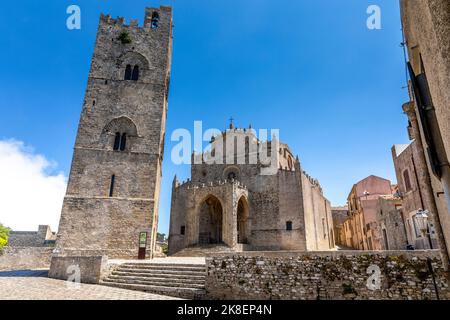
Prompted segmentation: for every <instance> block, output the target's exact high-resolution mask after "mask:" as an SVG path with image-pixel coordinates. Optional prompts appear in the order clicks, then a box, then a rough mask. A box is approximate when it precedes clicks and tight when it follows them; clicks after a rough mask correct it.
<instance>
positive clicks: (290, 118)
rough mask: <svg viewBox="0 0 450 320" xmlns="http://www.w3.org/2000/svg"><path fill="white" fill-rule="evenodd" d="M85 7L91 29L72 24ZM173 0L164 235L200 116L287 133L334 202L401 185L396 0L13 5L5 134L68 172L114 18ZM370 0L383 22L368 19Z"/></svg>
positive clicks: (3, 57) (1, 95) (7, 21)
mask: <svg viewBox="0 0 450 320" xmlns="http://www.w3.org/2000/svg"><path fill="white" fill-rule="evenodd" d="M44 3H45V4H44ZM71 4H77V5H79V6H80V8H81V19H82V20H81V30H73V31H70V30H68V29H67V28H66V19H67V17H68V15H67V14H66V8H67V7H68V6H69V5H71ZM160 4H170V5H172V6H173V8H174V25H175V28H174V51H173V65H172V76H171V89H170V100H169V115H168V122H167V128H166V131H167V136H166V148H165V150H166V155H165V159H164V164H163V180H162V194H161V205H160V225H159V230H160V231H162V232H167V231H168V224H169V212H170V193H171V182H172V179H173V176H174V175H175V174H177V175H178V176H179V177H180V178H181V179H186V178H188V177H189V174H190V171H189V167H188V166H186V165H184V166H176V165H174V164H172V163H171V161H170V150H171V148H172V147H173V145H175V143H174V142H171V141H170V134H171V133H172V131H173V130H175V129H177V128H186V129H189V130H193V123H194V121H195V120H202V121H203V127H204V128H219V129H224V128H225V127H226V126H227V124H228V119H229V118H230V116H233V117H234V118H235V123H236V125H237V126H243V127H246V126H248V125H249V124H250V123H251V124H252V125H253V127H254V128H267V129H270V128H277V129H280V138H281V140H282V141H284V142H286V143H288V144H289V145H290V147H291V149H292V150H293V152H294V153H295V154H298V155H299V157H300V161H301V164H302V166H303V168H304V169H305V170H306V171H307V172H308V173H309V174H310V175H311V176H313V177H315V178H317V179H319V181H320V182H321V184H322V187H323V189H324V192H325V195H326V196H327V198H328V199H329V200H330V201H331V202H332V204H333V205H339V204H344V203H345V201H346V196H347V194H348V192H349V191H350V189H351V187H352V185H353V184H354V183H355V182H357V181H359V180H360V179H362V178H364V177H366V176H368V175H370V174H375V175H379V176H382V177H385V178H388V179H391V180H392V181H393V182H395V174H394V169H393V164H392V158H391V152H390V148H391V146H392V145H393V144H396V143H406V142H407V141H408V139H407V135H406V129H405V127H406V125H407V123H406V122H407V120H406V117H405V116H404V115H403V113H402V109H401V105H402V104H403V103H404V102H406V101H407V99H408V97H407V91H406V90H405V89H402V87H403V86H405V69H404V60H403V59H404V58H403V52H402V49H401V47H400V46H399V44H400V42H401V41H402V38H401V31H400V14H399V5H398V2H397V1H393V0H383V1H365V0H345V1H332V0H315V1H306V0H305V1H292V0H281V1H280V0H278V1H274V0H273V1H272V0H270V1H269V0H226V1H225V0H223V1H222V0H214V1H211V0H172V1H170V0H165V1H140V0H133V1H123V0H122V1H121V0H108V1H106V0H95V1H93V0H83V1H81V0H72V1H63V0H55V1H45V2H42V1H39V2H38V1H31V0H29V1H28V0H27V1H23V0H18V1H14V2H10V1H2V3H1V4H0V21H1V22H0V23H1V24H2V30H3V31H4V32H3V33H2V41H3V45H2V50H0V61H2V72H1V73H0V88H1V89H0V109H1V117H0V140H6V139H15V140H19V141H23V142H24V143H25V144H26V145H27V146H29V147H32V148H33V152H34V153H36V154H40V155H43V156H45V158H47V159H49V161H51V162H53V163H56V164H55V165H53V166H50V167H48V168H46V170H47V171H48V172H47V173H48V174H50V175H51V174H57V173H59V172H61V171H62V172H63V173H64V174H65V175H66V176H68V174H69V169H70V163H71V159H72V150H73V145H74V141H75V134H76V129H77V125H78V120H79V115H80V110H81V105H82V101H83V98H84V93H85V88H86V83H87V76H88V71H89V67H90V60H91V56H92V52H93V46H94V41H95V36H96V30H97V24H98V20H99V15H100V13H101V12H104V13H109V14H111V15H112V16H113V17H116V16H124V17H125V18H126V20H129V19H132V18H139V20H140V22H141V23H142V20H143V15H144V8H145V7H146V6H159V5H160ZM370 4H377V5H379V6H380V7H381V10H382V11H381V12H382V16H381V18H382V29H381V30H369V29H367V27H366V19H367V17H368V15H367V13H366V9H367V7H368V6H369V5H370ZM0 179H1V177H0ZM8 214H15V213H14V212H11V213H9V212H8ZM17 214H20V213H17ZM52 214H54V213H52ZM56 215H57V216H58V215H59V212H57V213H56ZM42 223H46V221H42ZM36 227H37V226H36Z"/></svg>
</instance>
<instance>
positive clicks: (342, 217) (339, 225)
mask: <svg viewBox="0 0 450 320" xmlns="http://www.w3.org/2000/svg"><path fill="white" fill-rule="evenodd" d="M331 216H332V217H333V230H334V237H335V242H336V244H338V245H342V246H345V238H346V234H345V229H344V223H345V221H347V220H348V218H349V215H348V207H347V206H340V207H331Z"/></svg>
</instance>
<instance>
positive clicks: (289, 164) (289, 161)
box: [288, 156, 292, 170]
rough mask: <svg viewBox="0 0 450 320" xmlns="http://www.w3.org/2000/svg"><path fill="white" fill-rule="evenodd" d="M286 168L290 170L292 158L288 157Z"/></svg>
mask: <svg viewBox="0 0 450 320" xmlns="http://www.w3.org/2000/svg"><path fill="white" fill-rule="evenodd" d="M288 167H289V170H292V158H291V156H288Z"/></svg>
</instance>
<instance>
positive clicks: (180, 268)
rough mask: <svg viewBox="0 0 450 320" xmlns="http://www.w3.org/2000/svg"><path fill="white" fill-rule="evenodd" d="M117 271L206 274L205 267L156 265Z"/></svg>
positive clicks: (132, 266) (124, 268)
mask: <svg viewBox="0 0 450 320" xmlns="http://www.w3.org/2000/svg"><path fill="white" fill-rule="evenodd" d="M117 270H149V271H150V270H151V271H159V272H166V271H179V272H185V271H189V272H190V271H193V272H206V267H205V266H190V267H187V266H186V267H183V266H174V265H172V266H165V267H164V266H156V265H143V266H137V265H136V266H134V265H127V264H124V265H120V266H119V267H118V268H117Z"/></svg>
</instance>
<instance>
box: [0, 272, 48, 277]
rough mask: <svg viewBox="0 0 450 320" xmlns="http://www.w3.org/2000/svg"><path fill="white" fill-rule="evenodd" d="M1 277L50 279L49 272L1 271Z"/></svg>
mask: <svg viewBox="0 0 450 320" xmlns="http://www.w3.org/2000/svg"><path fill="white" fill-rule="evenodd" d="M1 277H48V270H12V271H0V278H1Z"/></svg>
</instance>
